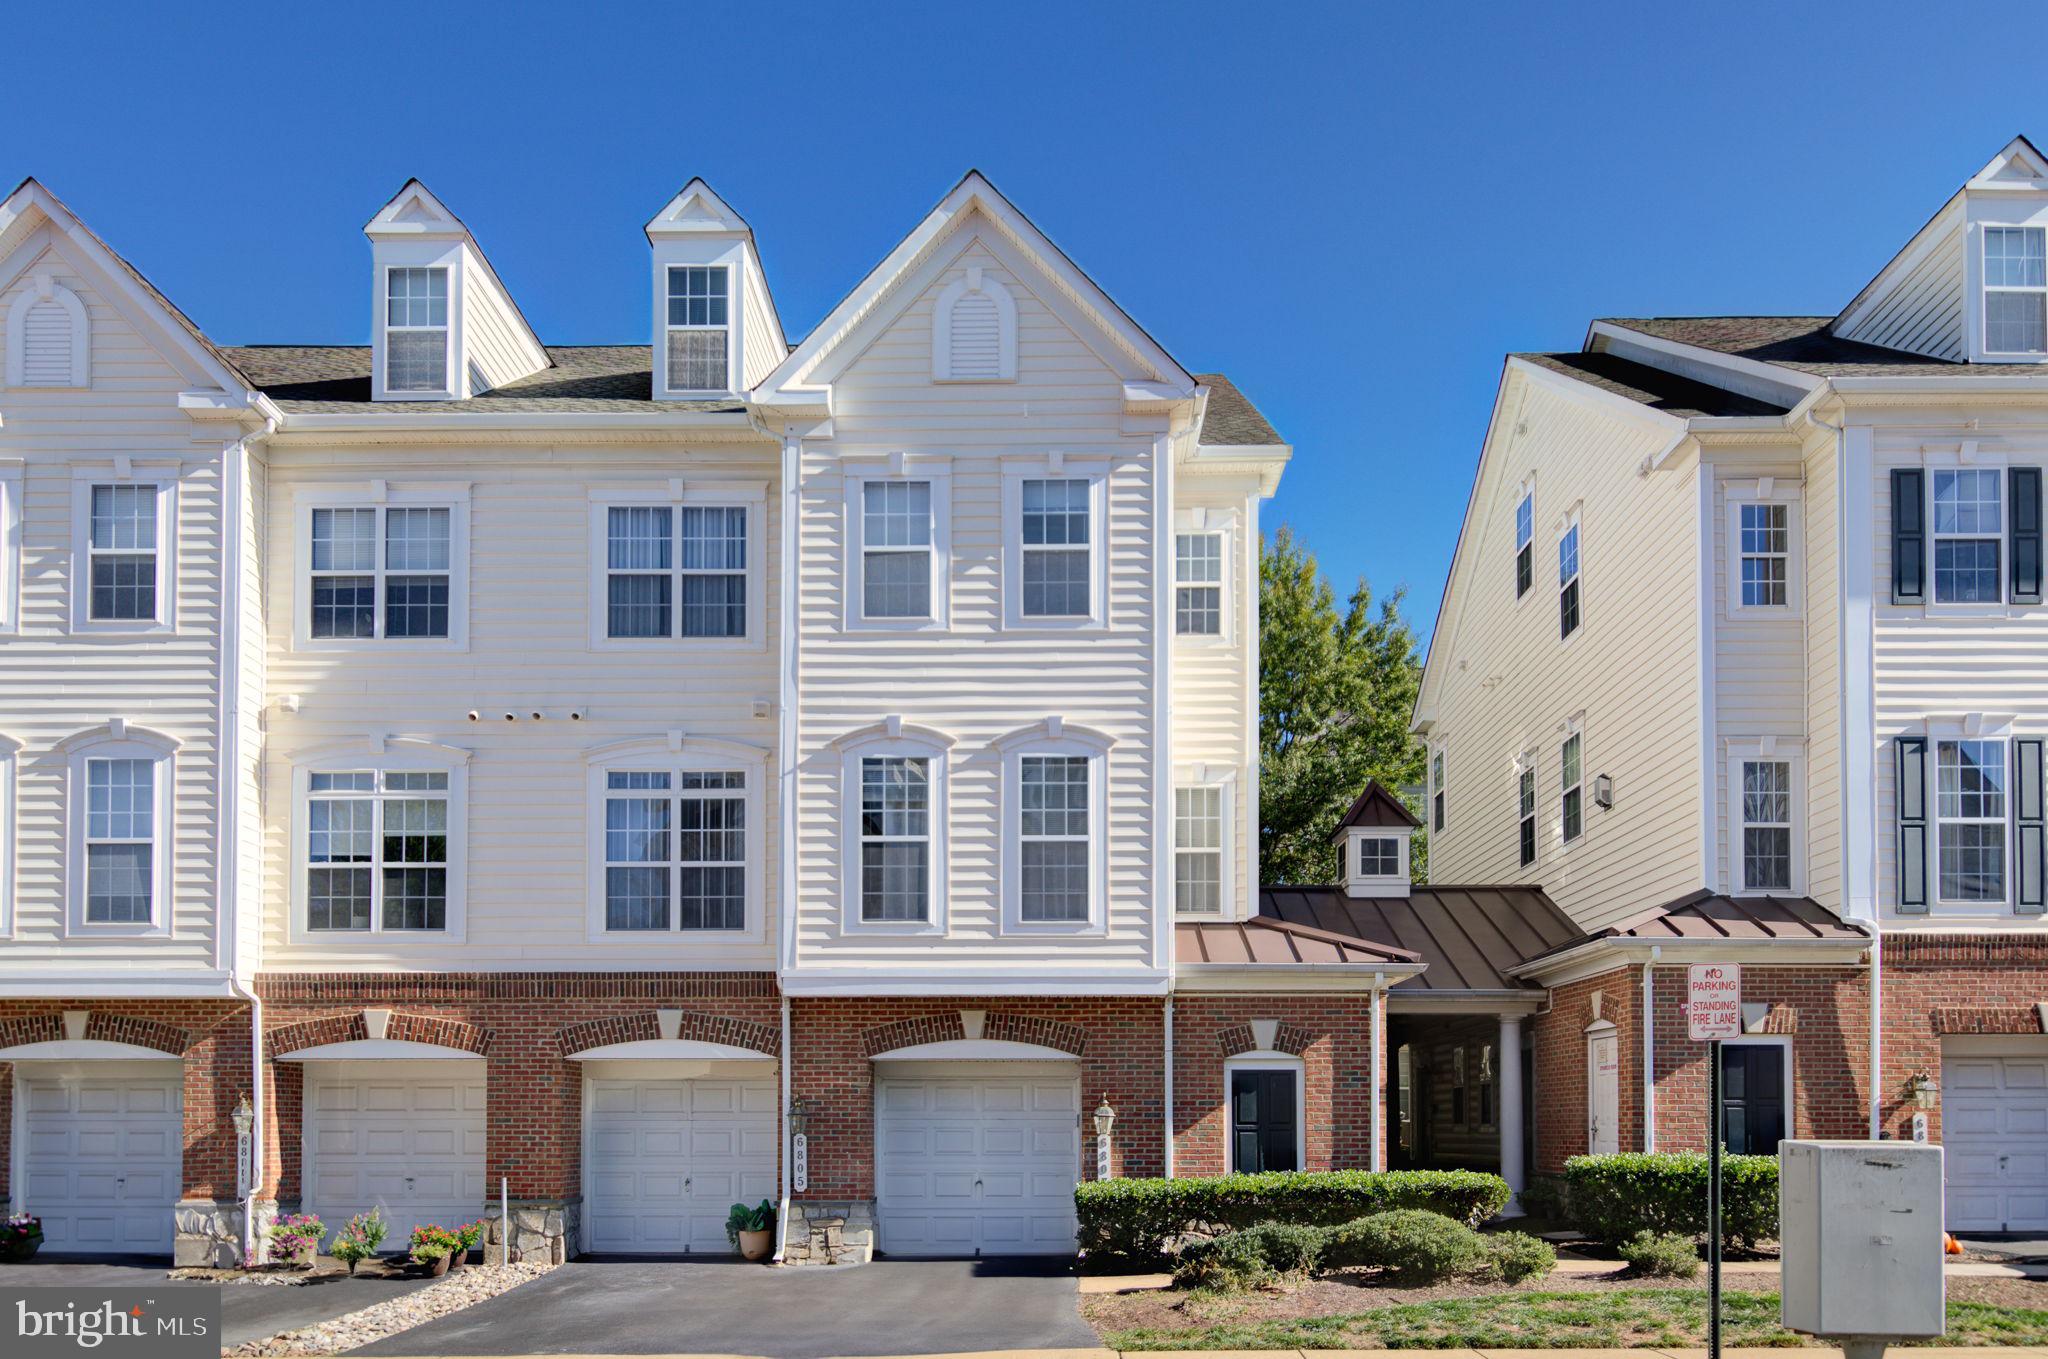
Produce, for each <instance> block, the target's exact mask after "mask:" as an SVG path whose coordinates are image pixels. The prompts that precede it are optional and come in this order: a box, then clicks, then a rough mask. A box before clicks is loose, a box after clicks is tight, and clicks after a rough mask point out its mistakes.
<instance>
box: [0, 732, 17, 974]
mask: <svg viewBox="0 0 2048 1359" xmlns="http://www.w3.org/2000/svg"><path fill="white" fill-rule="evenodd" d="M20 755H21V742H19V741H17V740H15V739H14V738H13V737H11V736H5V735H0V939H12V938H13V937H14V878H15V864H16V861H17V860H18V859H19V858H20V857H21V856H20V851H19V848H18V846H19V844H20V841H19V840H17V839H16V837H15V807H16V799H17V795H16V793H15V778H16V775H17V773H18V765H19V757H20Z"/></svg>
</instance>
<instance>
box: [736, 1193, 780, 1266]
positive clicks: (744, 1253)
mask: <svg viewBox="0 0 2048 1359" xmlns="http://www.w3.org/2000/svg"><path fill="white" fill-rule="evenodd" d="M725 1236H726V1239H727V1240H728V1241H730V1242H732V1248H733V1249H734V1250H736V1251H738V1252H739V1253H740V1257H741V1258H742V1259H746V1260H765V1259H767V1258H768V1256H769V1254H770V1253H771V1252H772V1251H773V1250H774V1249H775V1205H774V1204H772V1203H770V1202H769V1201H768V1200H766V1199H762V1200H761V1202H760V1204H759V1205H757V1206H756V1207H753V1208H749V1207H747V1205H746V1204H744V1203H735V1204H734V1205H733V1206H732V1211H731V1212H730V1213H727V1214H726V1215H725Z"/></svg>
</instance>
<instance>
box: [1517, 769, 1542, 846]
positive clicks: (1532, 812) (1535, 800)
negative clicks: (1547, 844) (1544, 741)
mask: <svg viewBox="0 0 2048 1359" xmlns="http://www.w3.org/2000/svg"><path fill="white" fill-rule="evenodd" d="M1514 776H1515V781H1514V790H1515V869H1516V871H1517V872H1520V871H1522V870H1524V869H1530V868H1534V867H1535V866H1536V865H1537V864H1539V863H1541V862H1542V860H1543V764H1542V760H1541V757H1540V756H1538V754H1537V753H1536V751H1534V750H1533V749H1532V750H1525V751H1523V752H1522V753H1521V754H1520V755H1518V756H1516V757H1515V765H1514ZM1524 777H1526V778H1527V779H1528V780H1529V812H1528V815H1526V816H1524V815H1523V814H1522V780H1523V778H1524ZM1525 821H1526V822H1528V823H1529V843H1530V846H1531V853H1530V855H1529V860H1528V862H1527V863H1524V862H1523V861H1522V823H1523V822H1525Z"/></svg>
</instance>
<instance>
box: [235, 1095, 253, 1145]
mask: <svg viewBox="0 0 2048 1359" xmlns="http://www.w3.org/2000/svg"><path fill="white" fill-rule="evenodd" d="M234 1120H235V1136H237V1137H247V1136H248V1135H249V1130H250V1129H251V1128H253V1127H255V1126H256V1111H255V1110H254V1109H253V1108H251V1107H250V1105H249V1097H248V1096H247V1095H244V1096H242V1099H241V1102H240V1103H239V1104H237V1105H235V1112H234Z"/></svg>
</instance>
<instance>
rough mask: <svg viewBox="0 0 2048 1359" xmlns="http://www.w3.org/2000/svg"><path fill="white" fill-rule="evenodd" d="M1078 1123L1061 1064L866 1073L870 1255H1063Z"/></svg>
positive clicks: (1070, 1242) (927, 1066) (1077, 1104)
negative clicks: (871, 1174) (870, 1093)
mask: <svg viewBox="0 0 2048 1359" xmlns="http://www.w3.org/2000/svg"><path fill="white" fill-rule="evenodd" d="M1080 1113H1081V1085H1080V1078H1079V1073H1078V1072H1077V1071H1076V1069H1075V1068H1074V1066H1073V1065H1072V1064H1071V1063H1066V1062H959V1063H955V1062H943V1063H938V1062H931V1063H921V1062H905V1063H901V1064H897V1065H893V1066H892V1065H890V1064H887V1063H882V1064H878V1065H877V1067H876V1074H875V1147H876V1170H875V1181H876V1198H877V1200H878V1208H877V1212H878V1216H879V1218H880V1221H879V1224H878V1225H879V1226H880V1229H881V1231H880V1241H879V1242H878V1245H879V1246H880V1248H881V1249H882V1250H884V1251H887V1252H889V1253H890V1254H893V1255H950V1256H974V1255H1071V1254H1072V1253H1073V1251H1074V1181H1075V1179H1076V1178H1077V1176H1078V1175H1079V1173H1080V1164H1081V1141H1080V1138H1081V1134H1080Z"/></svg>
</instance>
